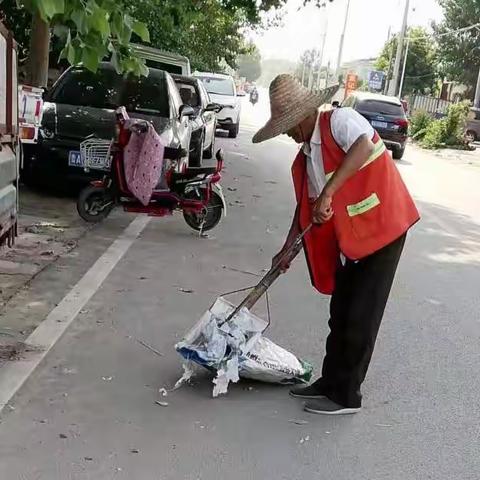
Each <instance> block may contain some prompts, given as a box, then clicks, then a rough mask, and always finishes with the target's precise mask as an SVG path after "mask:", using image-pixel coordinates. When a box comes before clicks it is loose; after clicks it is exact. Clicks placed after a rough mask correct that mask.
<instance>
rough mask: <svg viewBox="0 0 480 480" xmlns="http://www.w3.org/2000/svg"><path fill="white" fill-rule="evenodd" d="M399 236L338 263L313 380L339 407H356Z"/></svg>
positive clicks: (391, 276)
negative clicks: (317, 376)
mask: <svg viewBox="0 0 480 480" xmlns="http://www.w3.org/2000/svg"><path fill="white" fill-rule="evenodd" d="M405 238H406V234H404V235H402V236H401V237H400V238H399V239H397V240H395V241H394V242H392V243H391V244H389V245H387V246H386V247H384V248H382V249H381V250H379V251H377V252H375V253H373V254H372V255H369V256H368V257H365V258H363V259H362V260H359V261H357V262H353V261H351V260H348V259H347V260H346V262H345V265H339V267H338V270H337V273H336V280H335V281H336V283H335V290H334V292H333V295H332V299H331V302H330V321H329V326H330V334H329V335H328V338H327V346H326V355H325V359H324V361H323V368H322V378H320V379H319V380H318V381H317V382H315V384H316V385H317V386H319V388H320V389H321V391H322V392H325V394H326V395H327V397H328V398H330V399H331V400H333V401H334V402H336V403H338V404H340V405H343V406H345V407H350V408H357V407H360V406H361V403H362V395H361V393H360V386H361V384H362V382H363V381H364V379H365V375H366V373H367V369H368V365H369V364H370V359H371V358H372V353H373V348H374V346H375V340H376V338H377V333H378V330H379V328H380V323H381V321H382V317H383V313H384V310H385V306H386V304H387V300H388V296H389V294H390V289H391V287H392V283H393V279H394V277H395V272H396V270H397V265H398V261H399V260H400V256H401V254H402V250H403V246H404V244H405Z"/></svg>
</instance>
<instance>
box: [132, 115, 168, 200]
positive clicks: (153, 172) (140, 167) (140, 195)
mask: <svg viewBox="0 0 480 480" xmlns="http://www.w3.org/2000/svg"><path fill="white" fill-rule="evenodd" d="M164 151H165V145H163V144H162V142H161V140H160V137H159V136H158V134H157V132H156V131H155V129H154V128H153V126H152V125H151V124H150V125H149V128H148V131H147V132H145V133H138V132H137V131H135V130H132V135H131V137H130V141H129V142H128V145H127V147H126V149H125V152H124V156H123V162H124V167H125V179H126V181H127V186H128V188H129V190H130V192H131V193H132V194H133V195H134V196H135V198H137V199H138V200H139V201H140V202H141V203H142V204H143V205H144V206H147V205H148V203H149V202H150V198H151V197H152V192H153V190H154V188H155V186H156V185H157V183H158V180H159V179H160V175H161V174H162V167H163V154H164Z"/></svg>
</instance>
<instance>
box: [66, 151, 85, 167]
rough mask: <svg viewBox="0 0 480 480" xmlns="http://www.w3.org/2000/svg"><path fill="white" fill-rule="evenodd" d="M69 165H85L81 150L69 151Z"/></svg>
mask: <svg viewBox="0 0 480 480" xmlns="http://www.w3.org/2000/svg"><path fill="white" fill-rule="evenodd" d="M68 165H69V166H70V167H83V159H82V157H81V155H80V152H77V151H71V152H69V153H68Z"/></svg>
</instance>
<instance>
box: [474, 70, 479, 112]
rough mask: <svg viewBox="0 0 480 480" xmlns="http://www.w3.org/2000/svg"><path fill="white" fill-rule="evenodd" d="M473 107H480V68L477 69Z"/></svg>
mask: <svg viewBox="0 0 480 480" xmlns="http://www.w3.org/2000/svg"><path fill="white" fill-rule="evenodd" d="M473 106H474V107H475V108H480V70H479V71H478V78H477V88H476V90H475V100H474V102H473Z"/></svg>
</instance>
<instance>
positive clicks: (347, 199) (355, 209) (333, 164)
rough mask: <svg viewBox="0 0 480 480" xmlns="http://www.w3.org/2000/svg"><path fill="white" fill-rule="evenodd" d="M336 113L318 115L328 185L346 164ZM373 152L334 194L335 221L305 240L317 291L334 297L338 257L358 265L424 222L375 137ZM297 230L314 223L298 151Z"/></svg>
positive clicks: (295, 169)
mask: <svg viewBox="0 0 480 480" xmlns="http://www.w3.org/2000/svg"><path fill="white" fill-rule="evenodd" d="M332 113H333V111H328V112H322V113H321V114H320V132H321V138H322V156H323V166H324V170H325V175H326V178H327V180H328V179H329V178H330V177H331V176H332V175H333V174H334V172H335V170H336V169H337V168H338V167H339V166H340V165H341V163H342V161H343V159H344V158H345V152H344V151H343V150H342V149H341V148H340V147H339V146H338V145H337V143H336V141H335V139H334V138H333V135H332V131H331V128H330V119H331V116H332ZM372 141H373V143H374V145H375V149H374V151H373V153H372V155H370V157H369V159H368V160H367V161H366V162H365V164H364V165H363V166H362V168H361V169H360V170H359V171H358V172H357V173H355V175H353V176H352V177H350V178H349V179H348V180H347V181H346V182H345V184H344V185H342V187H341V188H340V189H339V190H338V191H337V192H335V195H334V196H333V200H332V208H333V212H334V215H333V217H332V220H330V221H329V222H327V223H325V224H323V225H319V226H314V227H313V228H312V229H311V230H310V232H308V233H307V234H306V235H305V237H304V250H305V255H306V258H307V264H308V267H309V270H310V277H311V280H312V284H313V286H314V287H315V288H316V289H317V290H319V291H320V292H322V293H326V294H331V293H332V292H333V288H334V283H335V282H334V280H335V271H336V269H337V266H338V261H339V253H340V251H341V252H342V253H343V254H344V255H345V256H346V257H347V258H349V259H351V260H359V259H361V258H364V257H366V256H368V255H371V254H372V253H374V252H376V251H378V250H380V249H381V248H383V247H385V246H387V245H388V244H390V243H392V242H393V241H394V240H396V239H397V238H399V237H400V236H401V235H403V234H404V233H405V232H406V231H407V230H408V229H409V228H410V227H411V226H412V225H413V224H414V223H416V222H417V221H418V220H419V219H420V215H419V213H418V210H417V208H416V207H415V204H414V202H413V200H412V197H411V196H410V194H409V192H408V190H407V187H406V186H405V184H404V183H403V180H402V177H401V176H400V173H399V172H398V170H397V167H396V166H395V163H394V162H393V160H392V157H391V155H390V153H389V152H388V151H387V149H386V147H385V145H384V143H383V141H382V139H381V138H380V137H379V135H378V133H377V132H375V134H374V136H373V139H372ZM292 176H293V182H294V186H295V195H296V199H297V208H298V209H299V212H298V214H299V224H300V225H299V226H300V229H302V230H303V229H305V228H306V227H307V226H308V225H309V224H310V223H311V221H312V211H311V204H310V199H309V197H308V180H307V172H306V157H305V154H304V153H303V151H300V152H299V153H298V155H297V158H296V159H295V161H294V163H293V166H292Z"/></svg>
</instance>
